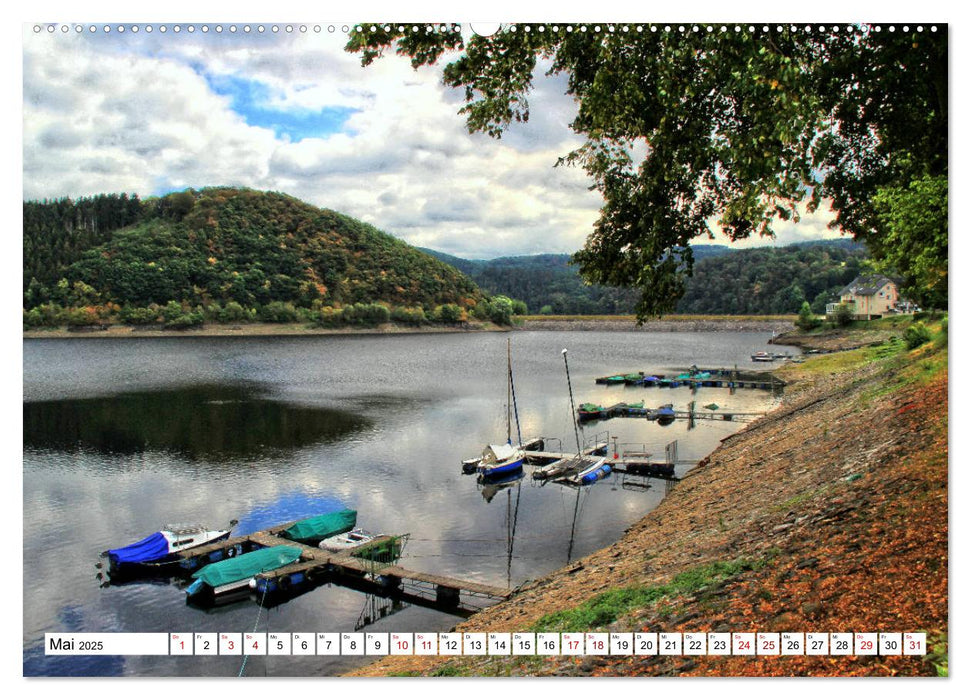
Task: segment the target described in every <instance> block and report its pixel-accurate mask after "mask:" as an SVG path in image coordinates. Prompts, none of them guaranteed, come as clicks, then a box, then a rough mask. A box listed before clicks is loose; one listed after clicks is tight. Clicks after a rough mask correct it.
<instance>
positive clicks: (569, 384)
mask: <svg viewBox="0 0 971 700" xmlns="http://www.w3.org/2000/svg"><path fill="white" fill-rule="evenodd" d="M563 364H564V365H565V366H566V385H567V387H569V389H570V416H571V418H572V420H573V434H574V435H576V438H577V456H578V457H579V456H580V452H582V449H581V447H580V433H579V431H578V430H577V420H576V415H577V407H576V405H575V404H574V403H573V384H572V382H570V363H569V362H567V361H566V348H563Z"/></svg>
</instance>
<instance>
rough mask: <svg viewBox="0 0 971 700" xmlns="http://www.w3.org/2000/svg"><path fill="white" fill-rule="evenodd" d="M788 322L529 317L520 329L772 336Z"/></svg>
mask: <svg viewBox="0 0 971 700" xmlns="http://www.w3.org/2000/svg"><path fill="white" fill-rule="evenodd" d="M792 323H793V318H790V317H778V318H772V317H763V316H756V317H752V318H746V317H744V316H725V317H717V316H703V317H699V318H691V317H687V316H681V317H678V318H667V319H658V320H651V321H645V322H644V323H643V324H642V325H640V326H638V325H637V323H636V322H635V321H634V319H633V318H632V317H629V316H621V317H617V318H610V317H609V316H606V317H605V316H597V317H590V318H584V317H583V316H575V317H559V318H557V317H552V318H544V317H537V316H530V317H527V318H525V319H524V320H523V325H522V328H523V329H524V330H527V331H601V332H631V331H639V332H647V333H677V332H683V333H689V332H696V333H697V332H716V331H729V332H736V331H752V332H762V331H764V332H766V333H773V334H775V333H783V332H785V331H788V330H791V329H792Z"/></svg>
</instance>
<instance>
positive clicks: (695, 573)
mask: <svg viewBox="0 0 971 700" xmlns="http://www.w3.org/2000/svg"><path fill="white" fill-rule="evenodd" d="M763 565H764V562H763V561H761V560H760V561H752V560H748V559H737V560H735V561H730V562H714V563H711V564H704V565H702V566H698V567H695V568H692V569H689V570H687V571H684V572H682V573H680V574H678V575H677V576H675V577H674V578H672V579H671V582H670V583H667V584H664V585H660V586H651V587H633V588H615V589H612V590H609V591H607V592H606V593H601V594H600V595H597V596H595V597H593V598H591V599H589V600H587V601H585V602H583V603H581V604H580V605H578V606H576V607H575V608H570V609H568V610H562V611H560V612H555V613H550V614H548V615H544V616H543V617H541V618H540V619H539V620H537V621H536V623H535V624H534V625H533V629H534V630H535V631H538V632H545V631H555V630H562V631H571V632H578V631H587V630H593V629H597V628H602V627H605V626H606V625H609V624H611V623H612V622H615V621H616V620H617V619H619V618H620V617H621V616H623V615H625V614H627V613H629V612H632V611H634V610H637V609H639V608H645V607H648V606H651V605H654V604H655V603H657V602H658V601H660V600H661V599H663V598H672V597H675V596H678V595H688V594H692V593H696V592H698V591H699V590H701V589H702V588H704V587H706V586H710V585H712V584H716V583H719V582H721V581H724V580H725V579H728V578H732V577H734V576H737V575H738V574H740V573H742V572H743V571H751V570H757V569H759V568H761V567H762V566H763Z"/></svg>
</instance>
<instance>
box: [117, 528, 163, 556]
mask: <svg viewBox="0 0 971 700" xmlns="http://www.w3.org/2000/svg"><path fill="white" fill-rule="evenodd" d="M108 555H109V556H111V557H113V558H114V559H115V560H116V561H117V562H118V563H119V564H138V563H141V562H147V561H155V560H156V559H162V558H163V557H167V556H168V555H169V541H168V540H167V539H165V535H163V534H162V533H161V532H153V533H152V534H151V535H149V536H148V537H146V538H145V539H143V540H139V541H138V542H135V543H133V544H130V545H128V546H127V547H120V548H118V549H109V550H108Z"/></svg>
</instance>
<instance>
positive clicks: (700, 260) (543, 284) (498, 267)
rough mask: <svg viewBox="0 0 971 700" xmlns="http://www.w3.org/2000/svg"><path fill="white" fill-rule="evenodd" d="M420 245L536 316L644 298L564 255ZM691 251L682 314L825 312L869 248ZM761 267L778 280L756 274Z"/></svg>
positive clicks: (609, 310) (617, 308) (627, 305)
mask: <svg viewBox="0 0 971 700" xmlns="http://www.w3.org/2000/svg"><path fill="white" fill-rule="evenodd" d="M421 250H423V251H424V252H427V253H428V254H429V255H433V256H434V257H436V258H438V259H439V260H441V261H442V262H445V263H447V264H449V265H452V266H453V267H455V268H456V269H457V270H460V271H461V272H463V273H465V274H466V275H468V276H469V277H471V278H472V279H473V280H474V281H475V283H476V284H477V285H478V286H479V287H480V288H481V289H482V290H483V291H484V292H485V293H487V294H502V295H505V296H509V297H512V298H514V299H520V300H522V301H524V302H525V303H526V305H527V307H528V308H529V311H530V313H554V314H615V313H616V314H629V313H632V312H633V309H634V304H635V303H636V300H637V293H636V292H634V291H632V290H628V289H620V288H615V287H603V286H599V285H586V284H584V282H583V280H582V279H581V278H580V276H579V274H578V273H577V270H576V268H575V267H574V266H573V265H571V264H570V258H571V256H570V255H568V254H565V253H542V254H538V255H521V256H511V257H510V256H506V257H499V258H493V259H491V260H467V259H465V258H459V257H456V256H454V255H449V254H447V253H442V252H440V251H436V250H432V249H429V248H422V249H421ZM692 252H693V253H694V256H695V273H694V277H692V278H691V279H689V280H688V284H687V290H686V293H685V295H684V297H683V298H682V299H681V300H680V301H679V303H678V308H677V310H678V312H679V313H708V314H741V313H762V314H764V313H796V312H798V310H799V306H800V305H801V304H802V302H803V301H809V302H810V303H811V304H812V306H813V308H814V309H816V310H818V311H819V312H820V313H821V312H822V311H823V310H824V309H825V304H826V302H827V301H833V300H835V299H836V298H838V295H837V293H838V290H839V286H838V285H839V282H834V281H833V280H839V281H842V280H844V279H845V282H842V283H843V284H845V283H846V282H849V281H850V280H851V279H852V277H853V276H855V274H856V273H857V271H858V270H859V261H860V260H862V258H863V257H864V255H865V248H864V247H863V246H862V245H861V244H859V243H856V242H854V241H852V240H850V239H832V240H822V241H805V242H801V243H794V244H791V245H788V246H783V247H774V246H763V247H759V248H733V247H732V246H727V245H717V244H710V245H709V244H701V245H696V246H692ZM770 260H771V261H772V262H771V263H770ZM848 261H849V264H848V266H847V264H846V263H847V262H848ZM813 266H815V268H814V267H813ZM773 268H775V269H784V270H785V275H786V276H787V277H786V278H785V279H780V278H779V276H778V275H777V274H775V273H773V272H772V269H773ZM756 269H758V270H759V271H760V272H759V274H761V275H764V276H766V277H767V278H769V279H771V280H772V281H771V283H769V284H768V285H766V284H758V283H757V281H756V280H754V279H752V275H751V272H753V271H754V270H756ZM740 270H746V271H745V272H744V273H742V272H740ZM847 278H848V279H847ZM783 282H784V284H783Z"/></svg>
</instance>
